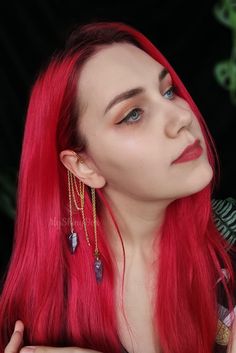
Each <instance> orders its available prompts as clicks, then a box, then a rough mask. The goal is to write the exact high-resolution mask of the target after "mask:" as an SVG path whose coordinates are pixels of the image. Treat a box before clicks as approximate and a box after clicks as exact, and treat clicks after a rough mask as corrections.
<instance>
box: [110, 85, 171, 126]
mask: <svg viewBox="0 0 236 353" xmlns="http://www.w3.org/2000/svg"><path fill="white" fill-rule="evenodd" d="M168 92H171V94H172V96H171V97H170V98H168V99H170V100H172V99H173V98H174V96H175V92H176V87H175V86H171V87H170V88H168V90H167V91H166V92H165V93H164V95H163V96H165V94H166V93H168ZM136 112H138V113H139V115H138V116H139V118H138V119H136V120H133V121H132V120H129V119H130V118H131V116H132V115H133V114H134V113H136ZM142 114H143V110H142V109H141V108H134V109H133V110H131V112H129V113H128V114H127V115H126V116H125V117H124V119H122V120H121V121H120V122H119V123H117V125H119V124H123V123H124V124H126V125H130V124H136V123H138V122H139V121H140V119H141V115H142Z"/></svg>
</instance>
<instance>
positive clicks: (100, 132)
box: [5, 43, 234, 353]
mask: <svg viewBox="0 0 236 353" xmlns="http://www.w3.org/2000/svg"><path fill="white" fill-rule="evenodd" d="M164 69H165V68H164V67H163V66H162V65H160V64H159V63H158V62H156V61H155V60H154V59H152V58H151V57H150V56H149V55H147V54H146V53H145V52H144V51H142V50H141V49H139V48H136V47H134V46H133V45H131V44H128V43H116V44H112V45H109V46H104V47H102V48H101V49H100V50H99V51H98V52H97V53H96V54H95V55H94V56H93V57H92V58H90V59H89V60H88V61H87V62H86V64H85V65H84V67H83V69H82V71H81V74H80V79H79V82H78V97H79V100H80V104H82V107H83V109H82V115H81V116H80V117H79V124H78V129H79V130H80V132H81V133H82V134H84V135H85V137H86V139H87V142H88V144H87V146H86V149H85V150H84V151H83V152H82V153H81V154H80V157H81V158H82V163H81V159H78V158H77V156H76V154H75V152H74V151H71V150H64V151H62V152H61V153H60V159H61V162H62V163H63V164H64V166H65V167H66V168H67V169H69V170H70V171H71V172H72V173H73V174H74V175H75V176H76V177H77V178H78V179H80V180H81V181H82V182H84V183H85V184H86V185H88V186H90V187H94V188H102V189H103V192H104V195H105V197H106V198H107V200H108V202H109V204H110V206H111V208H112V210H113V212H114V214H115V215H116V220H117V223H118V225H119V228H120V231H121V234H122V238H123V241H124V246H125V251H126V266H127V268H126V276H125V293H124V303H125V311H126V316H127V318H128V321H129V324H130V327H131V329H132V332H133V337H132V340H131V338H130V336H129V334H128V329H127V326H126V323H125V321H124V318H123V316H122V314H121V310H120V306H121V302H120V284H121V271H122V251H121V246H120V241H119V239H118V237H117V234H116V230H115V229H114V226H113V225H112V223H111V222H110V220H109V217H108V216H107V214H106V210H105V209H104V210H103V211H102V212H103V217H102V218H103V219H104V221H103V222H104V227H105V230H106V234H109V237H108V239H107V240H108V242H109V245H110V247H111V249H112V251H113V253H114V259H115V262H116V265H117V267H116V269H117V273H116V278H117V286H116V293H117V308H118V309H117V318H118V326H119V327H118V332H119V337H120V340H121V342H122V344H123V345H124V346H125V348H126V349H127V350H128V351H129V352H130V353H131V352H134V353H143V352H145V353H159V352H161V347H160V345H159V342H158V337H156V334H154V330H153V322H152V319H153V318H152V314H153V313H152V308H153V295H154V291H153V287H154V285H155V284H156V283H155V278H156V271H157V267H158V254H157V253H156V252H155V253H154V252H153V244H154V240H155V239H156V240H157V244H158V229H159V227H160V225H161V224H162V222H163V219H164V216H165V210H166V207H167V206H168V205H169V204H170V203H171V202H172V201H174V200H175V199H178V198H181V197H184V196H188V195H191V194H193V193H196V192H198V191H200V190H202V189H203V188H204V187H205V186H207V185H208V184H209V183H210V181H211V179H212V176H213V172H212V168H211V166H210V164H209V162H208V159H207V153H206V145H205V142H204V138H203V135H202V131H201V128H200V125H199V122H198V120H197V118H196V117H195V115H194V113H193V112H192V110H191V109H190V107H189V105H188V103H187V102H186V101H184V100H183V99H182V98H180V97H178V96H177V95H176V94H175V93H174V92H173V89H172V81H171V77H170V74H168V73H166V72H165V70H164ZM131 89H137V90H136V91H135V92H136V94H135V95H133V96H132V97H131V96H130V97H129V98H127V97H126V99H123V100H122V101H119V102H116V104H114V105H113V106H111V107H110V109H109V110H107V109H106V108H107V106H108V105H109V103H110V102H111V101H112V100H113V98H114V97H116V96H117V95H119V94H120V93H123V92H125V91H128V90H131ZM134 109H135V110H134ZM105 111H106V112H105ZM131 111H133V113H132V114H131V115H129V116H127V114H129V113H131ZM125 117H126V118H125ZM124 118H125V120H124ZM196 139H199V140H200V144H201V146H202V148H203V153H202V155H201V156H200V157H199V158H197V159H195V160H192V161H188V162H184V163H179V164H173V163H172V162H173V161H174V160H175V159H176V158H177V157H178V156H179V155H180V153H181V152H182V151H183V149H184V148H185V147H186V146H188V145H189V144H192V143H193V142H194V141H195V140H196ZM154 263H155V271H154V269H153V265H154ZM22 333H23V323H21V322H20V321H18V322H17V324H16V329H15V331H14V333H13V336H12V338H11V340H10V342H9V344H8V346H7V347H6V349H5V353H18V352H21V353H26V352H28V353H29V352H30V349H31V352H36V353H54V352H55V353H56V352H58V353H59V352H61V353H64V352H67V353H70V352H73V353H77V352H78V353H79V352H81V353H90V352H91V353H92V352H97V351H93V350H88V349H81V348H75V347H71V348H68V347H67V348H53V347H47V348H46V347H36V348H27V347H24V348H20V347H21V346H22V345H23V342H22ZM230 352H231V353H233V352H234V348H232V350H231V351H228V353H230Z"/></svg>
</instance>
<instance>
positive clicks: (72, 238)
mask: <svg viewBox="0 0 236 353" xmlns="http://www.w3.org/2000/svg"><path fill="white" fill-rule="evenodd" d="M68 242H69V248H70V251H71V253H72V254H74V252H75V250H76V248H77V246H78V245H79V239H78V235H77V233H75V232H73V233H71V234H69V236H68Z"/></svg>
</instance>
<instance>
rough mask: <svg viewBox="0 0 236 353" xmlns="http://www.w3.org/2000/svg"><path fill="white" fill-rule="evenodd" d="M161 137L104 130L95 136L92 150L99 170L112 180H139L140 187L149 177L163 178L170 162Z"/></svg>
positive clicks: (107, 178) (108, 180)
mask: <svg viewBox="0 0 236 353" xmlns="http://www.w3.org/2000/svg"><path fill="white" fill-rule="evenodd" d="M158 141H159V139H158V138H156V137H155V138H150V134H149V138H148V139H147V138H144V136H143V137H142V138H141V137H140V136H139V137H137V136H126V137H125V138H124V136H122V138H121V136H120V135H116V136H115V134H103V137H102V138H98V136H97V138H96V139H93V141H92V144H91V148H90V153H91V156H92V158H93V160H94V161H95V163H96V166H97V168H98V170H99V172H100V173H101V174H102V175H103V176H104V178H105V179H106V180H107V182H108V183H115V182H116V183H118V182H119V183H121V180H125V182H126V184H128V182H129V181H130V182H134V181H135V180H136V181H138V180H139V179H140V181H139V187H140V186H141V184H143V183H144V180H146V179H147V178H149V179H150V181H151V179H153V180H154V179H155V180H156V181H157V178H158V179H160V178H161V177H162V175H163V174H164V172H165V170H166V168H168V162H169V163H170V161H169V159H168V158H167V157H168V156H165V155H164V152H165V151H164V147H163V146H164V142H163V141H161V142H158Z"/></svg>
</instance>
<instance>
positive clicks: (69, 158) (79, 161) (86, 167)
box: [60, 150, 106, 188]
mask: <svg viewBox="0 0 236 353" xmlns="http://www.w3.org/2000/svg"><path fill="white" fill-rule="evenodd" d="M60 160H61V162H62V164H63V165H64V166H65V167H66V168H67V169H68V170H69V171H70V172H71V173H72V174H74V175H75V176H76V177H77V178H78V179H80V180H81V181H82V182H83V183H84V184H86V185H88V186H90V187H91V188H102V187H103V186H104V185H105V184H106V181H105V178H104V177H103V176H102V175H100V174H99V173H98V172H97V171H96V169H95V168H93V167H91V165H90V164H89V163H88V162H87V158H86V156H83V154H77V153H76V152H74V151H72V150H64V151H62V152H60Z"/></svg>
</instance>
